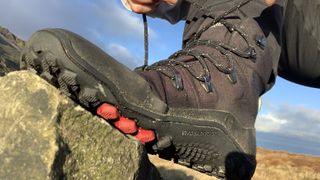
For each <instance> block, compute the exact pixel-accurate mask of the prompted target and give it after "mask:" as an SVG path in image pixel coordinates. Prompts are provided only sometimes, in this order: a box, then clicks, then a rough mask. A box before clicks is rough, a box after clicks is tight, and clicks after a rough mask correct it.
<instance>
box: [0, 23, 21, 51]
mask: <svg viewBox="0 0 320 180" xmlns="http://www.w3.org/2000/svg"><path fill="white" fill-rule="evenodd" d="M0 34H1V35H2V36H4V37H5V38H6V39H7V40H8V42H10V43H11V44H13V46H16V47H17V49H22V48H23V47H24V45H25V42H24V40H22V39H20V38H18V37H17V36H16V35H14V34H12V33H11V32H10V31H9V30H8V29H7V28H4V27H1V26H0Z"/></svg>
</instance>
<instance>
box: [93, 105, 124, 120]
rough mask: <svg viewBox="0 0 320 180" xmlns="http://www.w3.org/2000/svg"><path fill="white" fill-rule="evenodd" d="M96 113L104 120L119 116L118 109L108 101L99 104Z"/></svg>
mask: <svg viewBox="0 0 320 180" xmlns="http://www.w3.org/2000/svg"><path fill="white" fill-rule="evenodd" d="M97 114H98V115H99V116H101V117H102V118H103V119H106V120H112V119H117V118H119V111H118V109H117V108H116V107H115V106H112V105H111V104H108V103H103V104H102V105H101V106H99V107H98V109H97Z"/></svg>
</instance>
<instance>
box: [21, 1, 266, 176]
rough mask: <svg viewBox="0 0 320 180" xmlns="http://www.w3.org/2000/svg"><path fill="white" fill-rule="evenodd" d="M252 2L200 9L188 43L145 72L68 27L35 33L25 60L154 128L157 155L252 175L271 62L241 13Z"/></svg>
mask: <svg viewBox="0 0 320 180" xmlns="http://www.w3.org/2000/svg"><path fill="white" fill-rule="evenodd" d="M248 2H249V1H245V2H243V3H241V4H238V5H236V6H234V7H232V8H229V10H226V11H223V12H215V13H214V14H212V13H211V11H207V10H205V9H204V11H201V13H200V14H202V15H200V16H199V17H198V18H197V19H194V24H193V25H191V24H190V26H189V27H190V28H191V30H190V31H187V33H186V34H187V35H186V36H185V37H189V38H185V40H186V41H185V45H184V48H183V49H182V50H181V51H179V52H177V53H175V54H174V55H172V56H171V57H170V58H169V59H168V60H165V61H161V62H158V63H155V64H153V65H151V66H148V67H146V68H144V70H137V71H136V72H134V71H130V70H129V69H128V68H126V67H125V66H124V65H122V64H120V63H118V62H117V61H115V60H114V59H113V58H112V57H110V56H108V55H107V54H105V53H104V52H103V51H102V50H100V49H99V48H97V47H96V46H94V45H93V44H91V43H90V42H88V41H87V40H85V39H83V38H81V37H80V36H78V35H76V34H74V33H72V32H69V31H66V30H62V29H45V30H41V31H38V32H37V33H35V34H34V35H33V36H32V37H31V38H30V40H29V41H28V42H27V45H26V48H25V50H24V52H23V53H22V56H21V66H22V69H32V70H33V71H35V72H36V73H37V74H39V75H40V76H41V77H43V78H44V79H46V80H47V81H49V82H50V83H52V84H53V85H54V86H56V87H58V88H59V89H60V90H61V91H63V92H64V93H65V94H66V95H67V96H69V97H70V98H72V99H73V100H75V101H76V102H78V103H80V104H81V105H83V106H84V107H86V108H87V109H88V110H91V111H92V112H94V113H96V112H97V111H98V112H100V113H98V114H99V115H103V114H105V116H106V117H111V116H112V117H113V118H117V117H118V115H117V114H118V111H117V110H116V109H115V108H112V106H109V105H107V104H106V103H108V104H111V105H113V106H114V107H116V108H117V109H118V110H119V112H120V114H121V115H122V116H125V117H128V118H131V119H134V120H135V121H136V124H137V125H138V126H139V127H142V128H145V129H149V130H152V131H154V132H155V135H156V137H155V140H153V138H150V139H148V138H147V140H145V142H148V143H147V144H146V147H147V149H148V150H149V152H151V153H157V154H159V155H160V156H161V157H163V158H167V159H174V161H175V162H177V163H179V164H183V165H185V166H188V167H191V168H193V169H196V170H198V171H201V172H205V173H207V174H210V175H214V176H217V177H220V178H223V177H227V178H229V179H250V178H251V176H252V175H253V173H254V169H255V166H256V162H255V151H256V144H255V129H254V123H255V118H256V115H257V107H258V98H259V96H261V95H262V94H263V93H264V92H265V91H266V90H267V89H268V88H269V87H268V82H269V79H270V77H271V76H272V61H271V57H270V55H269V54H270V53H269V52H270V51H269V48H268V45H267V44H266V38H265V36H264V33H263V32H262V30H261V27H260V26H259V25H258V24H257V22H256V21H255V20H253V19H252V18H251V17H250V16H246V15H245V14H243V13H240V11H238V9H239V8H240V7H242V6H245V5H246V4H247V3H248ZM194 17H196V16H194ZM192 29H193V30H192ZM188 33H189V35H188ZM190 34H191V35H190ZM104 108H107V109H111V111H112V112H114V113H109V112H102V111H103V109H104ZM97 109H98V110H97ZM115 114H116V115H115ZM103 117H104V116H103ZM122 122H124V123H122ZM125 122H130V121H129V120H128V119H125V118H122V120H121V122H120V123H118V125H117V126H116V127H120V126H121V127H123V126H130V127H126V128H125V129H126V132H128V134H134V133H135V131H136V130H135V128H137V127H135V124H133V125H128V124H126V123H125ZM119 129H121V128H119ZM152 131H151V132H152ZM129 132H130V133H129ZM139 132H143V133H145V134H150V136H148V137H152V136H153V135H152V133H150V131H149V132H146V130H143V129H139ZM139 132H136V133H138V134H136V136H137V137H140V138H143V137H142V136H141V135H139ZM150 140H153V141H151V142H149V141H150Z"/></svg>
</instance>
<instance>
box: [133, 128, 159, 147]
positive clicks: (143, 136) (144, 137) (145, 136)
mask: <svg viewBox="0 0 320 180" xmlns="http://www.w3.org/2000/svg"><path fill="white" fill-rule="evenodd" d="M134 137H135V138H136V139H138V140H139V141H140V142H141V143H142V144H145V143H148V142H151V141H153V140H155V139H156V135H155V134H154V132H153V131H151V130H147V129H142V128H139V129H138V133H137V134H136V135H135V136H134Z"/></svg>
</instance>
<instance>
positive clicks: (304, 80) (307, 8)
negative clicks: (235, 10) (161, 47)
mask: <svg viewBox="0 0 320 180" xmlns="http://www.w3.org/2000/svg"><path fill="white" fill-rule="evenodd" d="M187 1H190V2H195V3H196V4H197V5H196V6H194V5H191V4H192V3H190V4H189V11H188V15H187V19H186V27H185V31H184V42H186V41H188V39H189V38H190V37H192V35H193V34H194V32H195V31H196V30H197V29H198V27H199V26H197V23H198V24H200V23H199V18H200V17H201V16H202V12H201V10H199V6H206V7H210V10H211V12H213V13H214V12H219V11H225V10H227V9H230V8H231V7H233V6H234V5H235V4H236V3H238V2H241V1H243V0H233V1H230V0H187ZM185 6H188V4H186V5H185ZM197 6H198V7H197ZM240 10H241V11H243V12H245V13H246V14H249V16H251V17H252V18H254V19H255V20H256V21H257V22H258V23H259V25H260V26H261V29H262V30H263V31H264V33H265V35H266V37H267V38H268V43H269V46H271V49H272V50H271V53H272V58H273V59H272V61H273V71H274V72H273V74H272V75H271V77H270V87H271V86H272V84H273V83H274V81H275V77H276V76H277V75H279V76H281V77H283V78H285V79H287V80H289V81H292V82H295V83H299V84H301V85H306V86H310V87H316V88H320V0H278V1H277V3H276V4H274V5H273V6H270V7H267V6H266V5H265V4H264V3H263V0H254V1H252V2H251V3H249V4H248V5H246V6H244V7H242V8H241V9H240Z"/></svg>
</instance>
